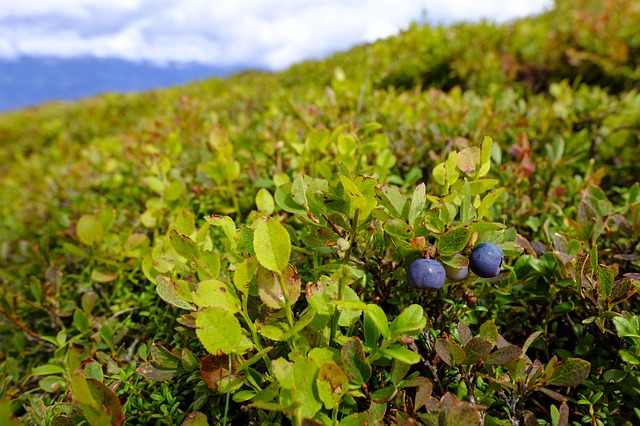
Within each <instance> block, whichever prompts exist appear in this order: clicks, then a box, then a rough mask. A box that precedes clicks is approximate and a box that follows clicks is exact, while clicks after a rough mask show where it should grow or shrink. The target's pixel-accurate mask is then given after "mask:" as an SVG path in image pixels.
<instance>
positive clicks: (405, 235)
mask: <svg viewBox="0 0 640 426" xmlns="http://www.w3.org/2000/svg"><path fill="white" fill-rule="evenodd" d="M383 228H384V231H385V232H386V233H387V234H389V235H391V236H394V237H396V238H400V239H402V240H409V239H411V238H413V236H414V233H413V229H411V227H409V225H407V224H406V222H405V221H403V220H400V219H395V218H392V219H389V220H387V221H385V222H384V225H383Z"/></svg>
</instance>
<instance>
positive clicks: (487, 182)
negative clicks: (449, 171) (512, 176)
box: [469, 179, 500, 197]
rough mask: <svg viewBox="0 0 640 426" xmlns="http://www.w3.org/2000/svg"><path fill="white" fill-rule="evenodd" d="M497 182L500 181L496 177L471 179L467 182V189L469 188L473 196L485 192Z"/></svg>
mask: <svg viewBox="0 0 640 426" xmlns="http://www.w3.org/2000/svg"><path fill="white" fill-rule="evenodd" d="M498 183H500V181H499V180H496V179H481V180H474V181H471V182H469V189H470V190H471V196H472V197H475V196H476V195H479V194H482V193H484V192H487V191H488V190H490V189H491V188H493V187H494V186H496V185H497V184H498Z"/></svg>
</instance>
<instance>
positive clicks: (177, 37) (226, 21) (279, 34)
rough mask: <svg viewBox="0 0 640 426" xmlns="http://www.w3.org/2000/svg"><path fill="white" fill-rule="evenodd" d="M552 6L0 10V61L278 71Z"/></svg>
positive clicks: (228, 3)
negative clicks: (105, 61) (416, 26)
mask: <svg viewBox="0 0 640 426" xmlns="http://www.w3.org/2000/svg"><path fill="white" fill-rule="evenodd" d="M551 5H552V0H486V1H478V0H445V1H442V0H440V1H436V0H279V1H278V0H0V58H4V59H8V58H17V57H20V56H45V57H59V58H73V57H78V56H87V55H88V56H97V57H103V58H119V59H126V60H134V61H140V60H146V61H152V62H155V63H167V62H178V63H179V62H185V63H186V62H199V63H203V64H211V65H214V66H240V67H254V68H266V69H274V70H277V69H283V68H285V67H287V66H288V65H290V64H292V63H295V62H298V61H300V60H303V59H313V58H321V57H324V56H326V55H328V54H330V53H331V52H335V51H339V50H345V49H348V48H350V47H352V46H354V45H357V44H361V43H363V42H368V41H374V40H376V39H378V38H384V37H387V36H390V35H393V34H395V33H397V32H398V31H399V30H401V29H403V28H406V27H407V26H408V25H409V24H410V23H411V22H412V21H420V20H426V21H427V22H430V23H451V22H455V21H460V20H478V19H480V18H487V19H490V20H496V21H498V22H504V21H508V20H510V19H514V18H517V17H521V16H525V15H529V14H532V13H538V12H540V11H542V10H543V9H544V8H549V7H551Z"/></svg>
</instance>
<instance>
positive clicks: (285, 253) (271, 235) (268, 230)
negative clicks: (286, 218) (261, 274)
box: [253, 218, 291, 272]
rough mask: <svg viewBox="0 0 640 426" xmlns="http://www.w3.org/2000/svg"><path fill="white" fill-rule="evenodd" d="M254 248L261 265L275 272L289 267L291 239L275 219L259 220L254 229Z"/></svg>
mask: <svg viewBox="0 0 640 426" xmlns="http://www.w3.org/2000/svg"><path fill="white" fill-rule="evenodd" d="M253 247H254V249H255V251H256V257H257V258H258V262H260V264H261V265H262V266H263V267H264V268H266V269H268V270H270V271H274V272H279V271H282V270H284V268H286V267H287V264H288V262H289V256H290V255H291V238H290V237H289V233H288V232H287V230H286V229H284V227H283V226H282V225H281V224H280V223H278V222H277V221H276V220H275V219H273V218H269V219H266V220H265V219H264V218H263V219H259V220H258V221H257V223H256V226H255V228H254V237H253Z"/></svg>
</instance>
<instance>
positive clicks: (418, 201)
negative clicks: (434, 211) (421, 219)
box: [409, 182, 427, 226]
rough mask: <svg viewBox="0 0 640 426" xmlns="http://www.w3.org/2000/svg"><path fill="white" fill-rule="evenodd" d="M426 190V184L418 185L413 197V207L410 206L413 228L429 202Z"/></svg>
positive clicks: (410, 221) (410, 219)
mask: <svg viewBox="0 0 640 426" xmlns="http://www.w3.org/2000/svg"><path fill="white" fill-rule="evenodd" d="M426 189H427V187H426V186H425V184H424V182H423V183H421V184H420V185H418V186H417V187H416V189H415V191H413V195H412V196H411V205H410V206H409V225H411V226H413V225H414V223H415V221H416V218H417V217H418V215H419V214H420V213H421V212H422V209H423V208H424V205H425V203H426V201H427V198H426Z"/></svg>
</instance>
